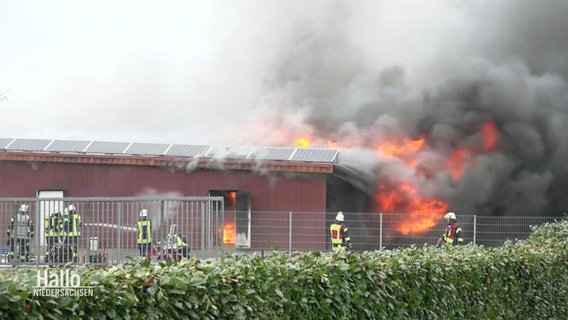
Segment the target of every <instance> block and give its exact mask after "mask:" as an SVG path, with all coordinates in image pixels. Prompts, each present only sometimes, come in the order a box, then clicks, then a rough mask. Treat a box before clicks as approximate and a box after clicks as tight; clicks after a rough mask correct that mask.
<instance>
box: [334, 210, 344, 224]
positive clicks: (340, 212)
mask: <svg viewBox="0 0 568 320" xmlns="http://www.w3.org/2000/svg"><path fill="white" fill-rule="evenodd" d="M335 220H337V221H341V222H343V211H339V212H338V213H337V216H335Z"/></svg>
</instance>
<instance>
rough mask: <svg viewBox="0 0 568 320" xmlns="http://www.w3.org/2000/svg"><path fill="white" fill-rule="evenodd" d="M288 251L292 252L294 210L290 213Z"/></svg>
mask: <svg viewBox="0 0 568 320" xmlns="http://www.w3.org/2000/svg"><path fill="white" fill-rule="evenodd" d="M288 253H289V254H292V211H290V213H288Z"/></svg>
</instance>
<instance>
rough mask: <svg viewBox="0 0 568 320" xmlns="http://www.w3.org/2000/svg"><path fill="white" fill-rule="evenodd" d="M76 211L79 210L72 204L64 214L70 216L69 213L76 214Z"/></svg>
mask: <svg viewBox="0 0 568 320" xmlns="http://www.w3.org/2000/svg"><path fill="white" fill-rule="evenodd" d="M75 210H77V208H75V206H74V205H72V204H71V205H69V206H68V207H67V208H65V210H63V214H65V215H69V213H72V212H75Z"/></svg>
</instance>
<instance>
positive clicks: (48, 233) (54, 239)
mask: <svg viewBox="0 0 568 320" xmlns="http://www.w3.org/2000/svg"><path fill="white" fill-rule="evenodd" d="M62 232H63V216H62V214H61V212H60V211H57V212H53V213H51V214H50V215H49V216H48V217H46V218H45V241H46V243H47V251H46V252H45V256H46V258H47V257H49V252H50V251H51V249H52V248H53V247H54V246H55V245H56V244H57V243H58V242H59V236H60V235H62Z"/></svg>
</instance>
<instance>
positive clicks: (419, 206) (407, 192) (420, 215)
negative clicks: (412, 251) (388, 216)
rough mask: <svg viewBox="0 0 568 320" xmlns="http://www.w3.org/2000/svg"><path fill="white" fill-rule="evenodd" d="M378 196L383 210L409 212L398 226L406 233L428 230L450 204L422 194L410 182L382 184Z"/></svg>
mask: <svg viewBox="0 0 568 320" xmlns="http://www.w3.org/2000/svg"><path fill="white" fill-rule="evenodd" d="M376 197H377V201H378V203H379V205H380V210H381V211H386V212H404V213H407V215H406V216H405V218H404V221H403V222H402V223H401V224H399V225H398V227H397V230H398V231H399V232H400V233H402V234H404V235H407V234H409V233H422V232H425V231H428V230H429V229H431V228H432V227H434V226H435V225H436V221H437V220H439V219H440V216H441V214H444V213H445V212H446V210H447V209H448V204H447V203H445V202H443V201H441V200H438V199H432V198H427V197H423V196H421V195H420V194H419V193H418V191H417V190H416V188H415V187H414V186H413V185H412V184H411V183H409V182H394V181H391V184H390V185H386V184H381V185H380V186H379V192H378V194H377V196H376Z"/></svg>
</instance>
